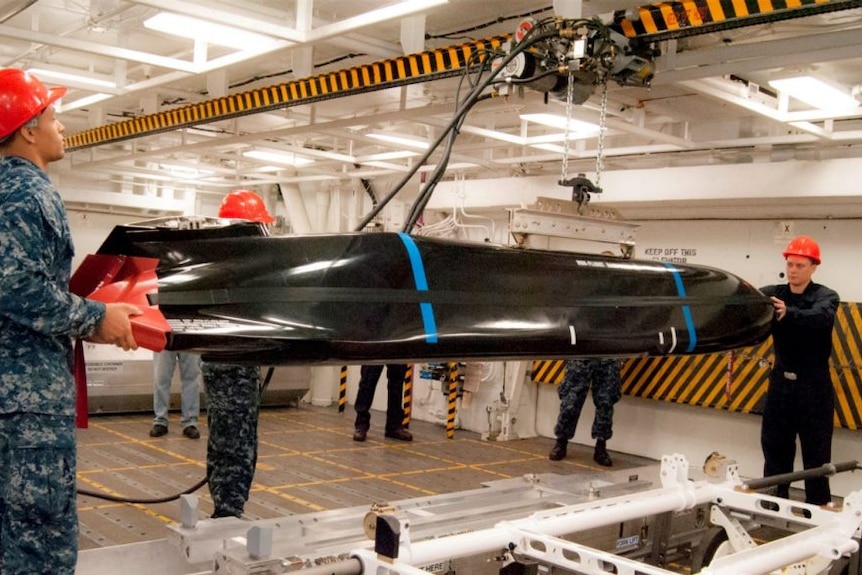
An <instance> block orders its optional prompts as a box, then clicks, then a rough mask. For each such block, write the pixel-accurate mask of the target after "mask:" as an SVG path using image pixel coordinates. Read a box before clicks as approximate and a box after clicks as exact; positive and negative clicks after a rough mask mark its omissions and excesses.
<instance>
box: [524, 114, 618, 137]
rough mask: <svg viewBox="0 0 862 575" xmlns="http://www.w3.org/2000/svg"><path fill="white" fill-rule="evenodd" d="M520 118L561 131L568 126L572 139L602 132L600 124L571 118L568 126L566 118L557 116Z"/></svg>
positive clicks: (538, 115) (543, 115)
mask: <svg viewBox="0 0 862 575" xmlns="http://www.w3.org/2000/svg"><path fill="white" fill-rule="evenodd" d="M519 117H520V118H521V119H522V120H526V121H527V122H533V123H534V124H540V125H542V126H548V127H549V128H559V129H560V130H565V129H566V127H567V125H568V133H569V137H570V138H571V137H573V136H576V137H581V138H588V137H592V136H596V135H598V133H599V131H601V128H600V127H599V125H598V124H593V123H592V122H584V121H583V120H576V119H574V118H569V121H568V124H566V118H565V117H563V116H558V115H556V114H521V115H520V116H519Z"/></svg>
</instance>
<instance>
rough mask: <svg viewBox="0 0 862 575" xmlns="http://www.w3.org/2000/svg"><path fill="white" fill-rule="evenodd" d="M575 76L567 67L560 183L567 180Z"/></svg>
mask: <svg viewBox="0 0 862 575" xmlns="http://www.w3.org/2000/svg"><path fill="white" fill-rule="evenodd" d="M574 94H575V74H574V71H573V70H572V69H571V67H569V82H568V84H567V85H566V126H565V128H563V168H562V172H563V173H562V174H561V177H560V181H561V182H565V181H567V180H568V179H569V127H570V125H571V123H572V108H574V106H575V104H574V100H575V96H574Z"/></svg>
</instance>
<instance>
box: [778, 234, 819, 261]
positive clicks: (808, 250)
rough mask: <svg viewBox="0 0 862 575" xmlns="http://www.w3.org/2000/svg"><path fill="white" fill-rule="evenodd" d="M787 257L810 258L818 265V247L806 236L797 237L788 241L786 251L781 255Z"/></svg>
mask: <svg viewBox="0 0 862 575" xmlns="http://www.w3.org/2000/svg"><path fill="white" fill-rule="evenodd" d="M781 255H783V256H784V257H785V258H786V257H787V256H802V257H804V258H810V259H811V260H812V261H813V262H814V263H815V264H817V265H820V246H819V245H817V242H815V241H814V240H812V239H811V238H809V237H808V236H797V237H795V238H793V239H792V240H790V243H789V244H787V249H786V250H784V253H782V254H781Z"/></svg>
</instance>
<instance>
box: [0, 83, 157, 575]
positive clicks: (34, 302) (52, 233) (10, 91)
mask: <svg viewBox="0 0 862 575" xmlns="http://www.w3.org/2000/svg"><path fill="white" fill-rule="evenodd" d="M65 92H66V89H65V88H53V89H51V90H49V89H47V88H46V87H45V86H44V85H43V84H42V83H41V82H39V80H37V79H36V78H35V77H33V76H32V75H31V74H28V73H26V72H24V71H22V70H19V69H13V68H8V69H4V70H0V258H2V262H3V265H2V268H0V294H2V297H0V573H3V574H10V575H12V574H14V575H35V574H39V575H42V574H45V573H51V574H52V575H57V574H59V575H72V574H73V573H74V571H75V563H76V561H77V554H78V520H77V519H78V518H77V511H76V506H75V491H76V488H75V385H74V381H73V378H72V338H73V337H80V338H85V339H89V340H91V341H94V342H97V343H113V344H116V345H118V346H120V347H123V348H124V349H134V348H135V347H137V346H136V344H135V340H134V338H133V337H132V331H131V324H130V322H129V319H128V316H129V314H130V313H140V312H139V311H138V309H137V308H135V307H134V306H130V305H127V304H110V305H107V306H106V305H105V304H102V303H97V302H94V301H88V300H85V299H82V298H80V297H78V296H75V295H72V294H71V293H69V288H68V286H69V278H70V275H71V263H72V255H73V247H72V240H71V236H70V233H69V225H68V221H67V219H66V211H65V208H64V207H63V202H62V200H61V199H60V195H59V193H58V192H57V190H56V189H55V188H54V186H53V185H52V184H51V182H50V181H49V179H48V175H47V173H46V171H45V170H46V169H47V165H48V163H50V162H53V161H57V160H60V159H62V158H63V155H64V150H63V125H62V124H61V123H60V121H59V120H57V118H56V117H55V115H54V109H53V106H52V104H53V103H54V102H55V101H56V100H57V99H59V98H60V97H62V96H63V94H64V93H65Z"/></svg>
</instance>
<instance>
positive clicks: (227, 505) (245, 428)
mask: <svg viewBox="0 0 862 575" xmlns="http://www.w3.org/2000/svg"><path fill="white" fill-rule="evenodd" d="M218 216H219V217H220V218H229V219H242V220H248V221H254V222H259V223H262V224H271V223H273V222H274V221H275V218H273V217H272V216H271V215H270V214H269V212H268V211H267V209H266V205H265V204H264V202H263V200H262V199H261V198H260V196H258V195H257V194H255V193H254V192H252V191H250V190H234V191H232V192H230V193H229V194H228V195H227V196H225V198H224V200H223V201H222V203H221V206H220V207H219V213H218ZM201 371H202V373H203V379H204V394H205V396H206V401H207V427H209V438H208V440H207V484H208V486H209V490H210V496H211V497H212V500H213V506H214V510H213V513H212V517H214V518H216V517H241V516H242V514H243V511H244V509H245V502H246V501H248V496H249V492H250V491H251V483H252V480H253V479H254V470H255V467H256V466H257V422H258V416H259V413H260V393H261V373H260V371H261V370H260V366H256V365H253V366H251V365H232V364H226V363H211V362H207V361H205V362H203V363H202V364H201Z"/></svg>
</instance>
